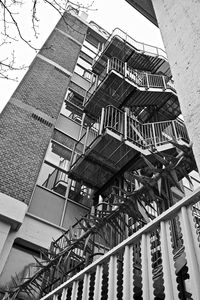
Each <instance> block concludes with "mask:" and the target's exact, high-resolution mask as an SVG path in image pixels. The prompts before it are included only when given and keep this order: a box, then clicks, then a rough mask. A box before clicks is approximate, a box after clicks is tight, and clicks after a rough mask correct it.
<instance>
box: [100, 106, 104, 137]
mask: <svg viewBox="0 0 200 300" xmlns="http://www.w3.org/2000/svg"><path fill="white" fill-rule="evenodd" d="M104 115H105V108H104V107H102V109H101V120H100V128H99V134H100V135H101V134H102V132H103V125H104Z"/></svg>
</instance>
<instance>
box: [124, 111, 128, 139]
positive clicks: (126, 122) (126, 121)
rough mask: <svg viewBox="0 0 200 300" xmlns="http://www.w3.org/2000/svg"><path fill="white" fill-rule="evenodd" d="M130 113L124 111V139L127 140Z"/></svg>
mask: <svg viewBox="0 0 200 300" xmlns="http://www.w3.org/2000/svg"><path fill="white" fill-rule="evenodd" d="M127 126H128V113H127V110H125V112H124V139H125V140H127Z"/></svg>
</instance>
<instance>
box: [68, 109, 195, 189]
mask: <svg viewBox="0 0 200 300" xmlns="http://www.w3.org/2000/svg"><path fill="white" fill-rule="evenodd" d="M98 120H99V123H98V124H97V123H96V124H95V127H96V128H97V127H98V130H97V129H94V127H88V129H87V133H86V134H85V135H83V136H82V138H81V140H80V141H79V142H77V144H76V146H75V148H74V155H73V157H72V165H71V168H70V171H69V176H70V177H71V178H73V179H75V180H78V181H79V180H82V181H83V182H84V183H85V184H86V185H89V186H92V187H93V188H96V189H99V188H101V187H102V186H103V185H104V184H105V183H106V182H107V181H108V180H110V179H111V178H112V177H113V176H114V175H115V174H116V173H118V172H120V170H121V169H122V168H123V167H124V166H125V165H127V164H129V162H130V161H132V160H133V159H134V158H135V157H136V156H138V154H140V155H141V154H142V155H144V156H146V157H148V158H150V157H152V158H151V159H152V160H153V155H152V151H157V152H164V153H168V154H173V153H174V155H175V153H176V150H175V148H174V145H173V143H172V142H173V141H178V142H179V143H180V144H181V143H182V144H185V145H189V138H188V134H187V130H186V128H185V125H184V123H183V122H181V121H179V120H172V121H164V122H154V123H144V124H142V123H140V122H139V121H137V120H136V119H135V118H134V116H133V115H132V116H130V115H128V113H127V112H123V111H121V110H119V109H117V108H115V107H114V106H107V107H106V108H105V109H104V108H103V109H102V112H101V116H100V118H99V119H98ZM97 125H98V126H97ZM91 131H92V132H95V136H94V134H93V136H94V138H93V140H92V141H91V143H90V144H89V143H88V139H89V137H90V132H91ZM81 143H83V147H82V149H83V151H82V153H80V154H79V155H78V157H77V154H75V153H77V151H76V149H80V144H81ZM143 165H144V162H143V160H141V159H140V160H139V159H135V162H132V163H131V165H129V168H128V169H129V170H137V169H141V168H142V167H143Z"/></svg>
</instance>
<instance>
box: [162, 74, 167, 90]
mask: <svg viewBox="0 0 200 300" xmlns="http://www.w3.org/2000/svg"><path fill="white" fill-rule="evenodd" d="M162 80H163V86H164V89H165V90H166V88H167V87H166V82H165V76H162Z"/></svg>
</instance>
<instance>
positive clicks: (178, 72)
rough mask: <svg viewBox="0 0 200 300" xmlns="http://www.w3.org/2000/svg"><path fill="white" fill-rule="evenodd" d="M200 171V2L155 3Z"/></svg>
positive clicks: (153, 0) (191, 0) (171, 0)
mask: <svg viewBox="0 0 200 300" xmlns="http://www.w3.org/2000/svg"><path fill="white" fill-rule="evenodd" d="M152 3H153V6H154V10H155V13H156V17H157V19H158V24H159V28H160V30H161V34H162V38H163V42H164V45H165V48H166V52H167V55H168V59H169V63H170V67H171V70H172V74H173V77H174V81H175V87H176V89H177V94H178V97H179V101H180V107H181V110H182V114H183V116H184V121H185V124H186V126H187V129H188V133H189V136H190V139H191V141H192V142H193V151H194V155H195V159H196V163H197V166H198V169H199V170H200V134H199V132H200V122H199V120H200V75H199V74H200V64H199V61H200V21H199V14H200V2H199V1H197V0H176V1H174V0H163V1H160V0H152Z"/></svg>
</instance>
